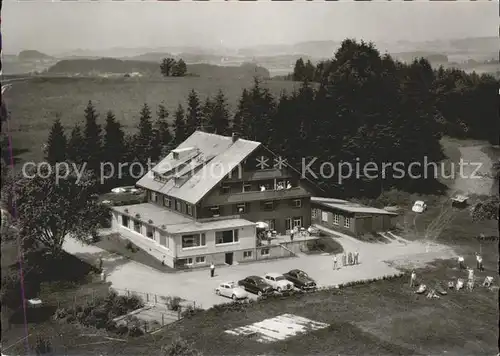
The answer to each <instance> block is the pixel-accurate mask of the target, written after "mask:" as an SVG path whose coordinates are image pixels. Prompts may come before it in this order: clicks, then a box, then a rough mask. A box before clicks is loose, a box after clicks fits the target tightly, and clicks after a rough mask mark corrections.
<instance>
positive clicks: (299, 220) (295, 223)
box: [293, 216, 302, 227]
mask: <svg viewBox="0 0 500 356" xmlns="http://www.w3.org/2000/svg"><path fill="white" fill-rule="evenodd" d="M293 227H302V216H297V217H295V218H293Z"/></svg>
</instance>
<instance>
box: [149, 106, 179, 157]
mask: <svg viewBox="0 0 500 356" xmlns="http://www.w3.org/2000/svg"><path fill="white" fill-rule="evenodd" d="M168 116H169V112H168V110H167V108H166V107H165V105H163V104H160V105H159V106H158V111H157V119H156V122H155V125H154V132H155V140H156V144H155V149H156V151H155V155H156V154H157V155H158V158H162V157H164V156H166V154H165V153H166V152H169V151H170V150H171V149H172V148H173V147H172V146H173V144H174V142H173V137H172V134H171V132H170V128H169V125H168V122H167V119H168Z"/></svg>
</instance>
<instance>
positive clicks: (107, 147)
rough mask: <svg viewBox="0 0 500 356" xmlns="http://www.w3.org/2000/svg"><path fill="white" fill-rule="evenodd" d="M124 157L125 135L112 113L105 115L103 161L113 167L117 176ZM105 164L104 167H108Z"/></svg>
mask: <svg viewBox="0 0 500 356" xmlns="http://www.w3.org/2000/svg"><path fill="white" fill-rule="evenodd" d="M124 155H125V133H124V132H123V129H122V126H121V124H120V123H119V122H118V121H116V117H115V115H114V114H113V112H111V111H108V112H107V114H106V125H105V126H104V145H103V160H104V161H105V162H106V163H109V164H111V165H113V172H114V174H115V175H117V174H118V173H119V172H118V169H119V164H120V163H121V162H122V161H123V158H124ZM108 166H109V165H108V164H107V165H106V166H105V167H108Z"/></svg>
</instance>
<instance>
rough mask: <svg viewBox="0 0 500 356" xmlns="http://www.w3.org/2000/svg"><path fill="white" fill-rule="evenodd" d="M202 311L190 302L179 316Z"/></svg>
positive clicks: (188, 316) (190, 315)
mask: <svg viewBox="0 0 500 356" xmlns="http://www.w3.org/2000/svg"><path fill="white" fill-rule="evenodd" d="M202 311H203V309H201V308H198V307H195V306H193V305H191V304H190V305H188V306H187V307H185V308H184V309H183V310H182V312H181V317H183V318H190V317H192V316H194V315H196V314H198V313H199V312H202Z"/></svg>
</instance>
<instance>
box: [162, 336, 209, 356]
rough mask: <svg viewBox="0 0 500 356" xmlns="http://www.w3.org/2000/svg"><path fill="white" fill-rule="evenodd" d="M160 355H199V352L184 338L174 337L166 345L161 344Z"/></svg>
mask: <svg viewBox="0 0 500 356" xmlns="http://www.w3.org/2000/svg"><path fill="white" fill-rule="evenodd" d="M161 355H162V356H201V353H200V352H199V351H198V350H196V349H195V348H194V347H193V345H191V344H189V343H188V342H187V341H186V340H184V339H180V338H176V339H174V340H173V341H172V343H171V344H170V345H168V346H162V348H161Z"/></svg>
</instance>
